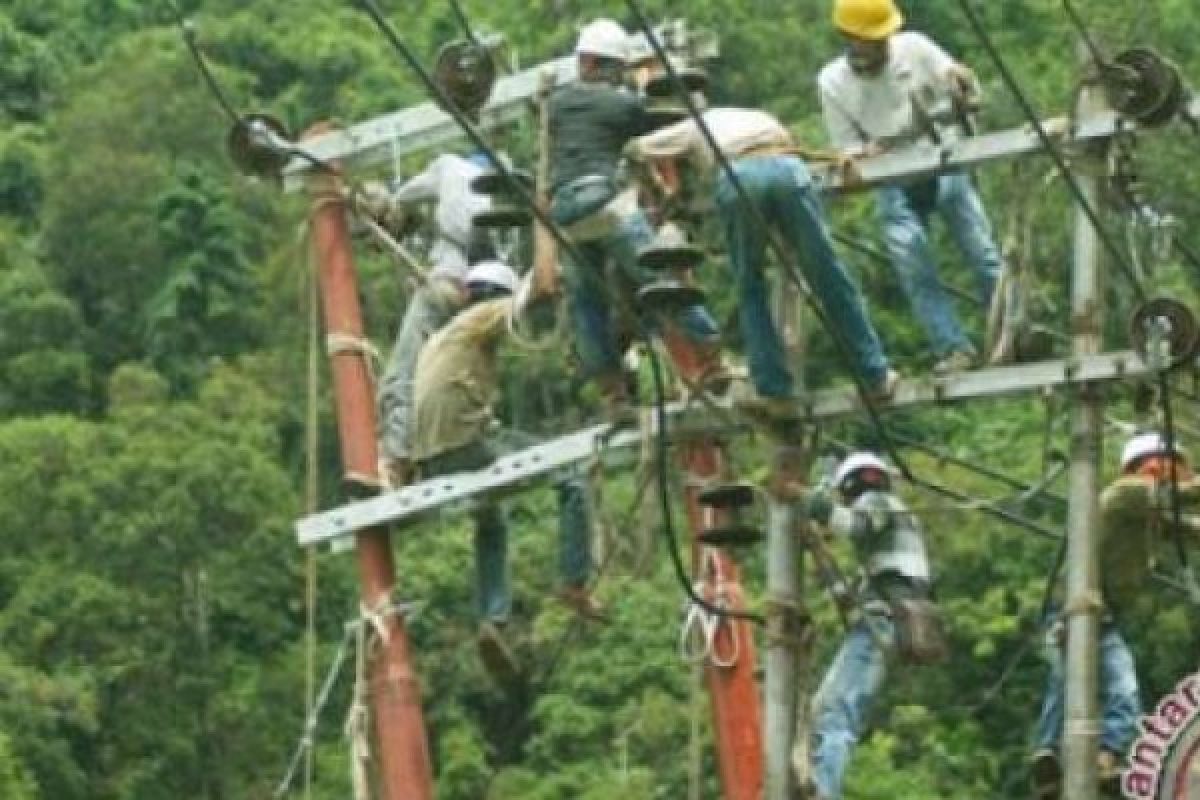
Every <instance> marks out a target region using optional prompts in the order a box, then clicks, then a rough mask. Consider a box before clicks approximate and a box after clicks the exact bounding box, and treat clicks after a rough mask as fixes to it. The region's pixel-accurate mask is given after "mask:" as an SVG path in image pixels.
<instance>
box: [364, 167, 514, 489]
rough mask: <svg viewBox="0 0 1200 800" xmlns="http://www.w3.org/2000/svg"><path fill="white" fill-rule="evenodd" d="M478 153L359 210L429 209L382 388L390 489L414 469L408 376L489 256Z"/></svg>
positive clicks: (389, 214) (372, 198)
mask: <svg viewBox="0 0 1200 800" xmlns="http://www.w3.org/2000/svg"><path fill="white" fill-rule="evenodd" d="M486 164H487V162H486V160H485V157H483V156H482V155H479V156H472V157H470V158H464V157H462V156H459V155H454V154H451V153H447V154H443V155H440V156H438V157H437V158H435V159H434V160H433V161H432V162H430V164H429V165H428V166H427V167H426V168H425V170H424V171H422V172H421V173H419V174H417V175H415V176H413V177H412V178H410V179H408V180H407V181H405V182H404V183H402V184H401V185H399V186H397V187H395V188H394V189H391V190H385V189H382V187H376V186H371V187H369V188H368V191H367V192H365V199H364V201H363V210H364V211H366V212H367V213H369V214H370V215H371V216H372V217H375V218H376V219H380V220H382V221H384V222H385V223H386V222H391V223H392V224H390V225H386V227H390V228H395V227H397V225H396V220H398V219H403V218H404V217H405V216H406V211H405V209H406V207H410V206H413V205H415V204H418V203H428V202H432V203H434V210H433V242H432V245H431V247H430V251H429V258H430V261H431V262H432V264H433V269H432V270H431V271H430V272H429V278H428V281H427V282H426V283H424V284H422V285H420V286H418V287H417V288H416V290H415V291H414V292H413V293H412V295H411V297H410V298H409V302H408V308H406V309H405V312H404V319H403V320H402V321H401V323H400V330H399V332H398V333H397V335H396V342H395V344H394V345H393V347H392V353H391V356H390V358H389V359H388V364H387V369H386V370H385V372H384V374H383V379H382V380H381V381H380V383H379V397H378V405H379V418H380V450H381V454H382V457H383V469H384V472H385V475H386V478H387V481H388V484H389V485H391V486H401V485H403V484H405V483H407V482H408V481H409V479H410V477H411V471H412V454H411V449H412V443H411V437H412V434H411V430H410V428H411V416H412V393H413V372H414V370H415V369H416V364H417V354H418V353H420V352H421V347H422V345H424V344H425V341H426V339H428V338H429V336H430V335H432V334H433V332H434V331H436V330H437V329H438V328H440V327H441V326H442V325H443V324H444V323H445V322H446V320H447V319H449V318H450V316H451V315H452V314H453V313H454V311H455V310H456V304H455V303H449V304H448V303H447V299H448V298H457V297H459V296H460V295H461V294H462V278H463V275H465V274H466V272H467V269H468V268H469V266H470V265H471V264H473V263H476V262H477V261H480V260H483V259H485V258H490V257H493V256H494V253H493V252H492V248H491V243H490V241H489V240H488V237H487V235H486V233H484V232H483V231H480V230H478V229H476V228H475V227H474V226H473V225H472V219H473V217H474V216H475V215H476V214H478V213H479V212H481V211H484V210H486V209H487V208H488V207H489V204H490V202H491V201H490V200H489V198H488V197H487V196H485V195H481V194H478V193H476V192H473V191H471V181H472V180H474V179H475V178H476V177H477V176H479V175H480V174H481V173H482V172H483V171H484V169H485V167H486Z"/></svg>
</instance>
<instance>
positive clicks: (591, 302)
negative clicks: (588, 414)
mask: <svg viewBox="0 0 1200 800" xmlns="http://www.w3.org/2000/svg"><path fill="white" fill-rule="evenodd" d="M575 249H576V251H577V253H578V255H579V257H580V259H582V260H581V261H577V260H576V259H575V258H569V259H568V261H567V265H566V269H565V271H564V274H563V283H564V285H565V287H566V294H567V305H568V307H569V308H570V312H571V324H572V326H573V328H574V331H575V350H576V352H577V353H578V355H579V361H580V364H581V366H582V368H583V369H582V372H583V375H584V376H585V377H587V378H593V377H596V376H599V375H611V374H613V373H619V372H620V369H621V355H620V353H619V352H617V346H616V339H615V332H614V330H613V322H612V311H611V309H610V307H609V301H608V287H607V286H606V283H605V274H604V262H605V251H604V247H603V246H602V245H600V244H599V243H597V242H580V243H577V244H576V245H575Z"/></svg>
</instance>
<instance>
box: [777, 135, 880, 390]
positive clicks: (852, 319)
mask: <svg viewBox="0 0 1200 800" xmlns="http://www.w3.org/2000/svg"><path fill="white" fill-rule="evenodd" d="M772 163H773V164H774V167H773V168H774V169H775V171H776V174H775V176H774V180H775V181H776V183H775V186H776V189H775V191H774V192H773V197H772V202H773V204H774V205H775V207H776V209H777V212H778V215H779V218H780V220H781V222H782V226H783V229H784V231H785V232H786V233H787V237H788V240H789V242H790V244H791V245H792V248H793V249H794V250H795V251H796V254H797V255H798V256H799V258H800V266H801V269H802V270H803V272H804V277H805V280H807V281H808V284H809V286H810V287H811V288H812V290H813V292H814V293H815V294H816V296H817V299H818V300H819V302H820V304H821V306H822V308H823V309H824V311H825V315H826V317H827V318H828V320H829V323H830V324H831V325H833V326H834V327H835V328H836V329H837V333H838V335H839V336H840V337H841V339H842V342H843V344H844V346H845V347H846V348H847V349H848V350H849V354H850V356H851V357H852V358H853V359H854V368H855V370H856V371H857V372H858V374H859V375H860V376H861V377H862V379H863V380H864V381H865V382H866V383H867V385H868V386H877V385H879V384H880V383H882V382H883V380H884V378H885V376H886V374H887V368H888V364H887V357H886V356H884V354H883V345H882V344H881V343H880V341H879V334H877V333H876V332H875V328H874V326H872V325H871V321H870V319H868V318H867V312H866V307H865V304H864V301H863V296H862V293H861V292H859V290H858V287H857V286H855V285H854V282H853V281H852V280H850V275H849V274H848V273H847V271H846V267H845V265H843V264H842V262H841V260H840V259H839V258H838V256H837V253H836V252H835V251H834V249H833V241H832V239H831V238H830V235H829V226H828V224H827V223H826V219H825V206H824V204H823V203H822V201H821V198H820V196H819V195H818V194H817V192H816V188H815V187H814V186H813V184H812V179H811V177H810V176H809V172H808V168H807V167H806V166H805V165H804V162H803V161H801V160H800V159H799V158H779V159H772Z"/></svg>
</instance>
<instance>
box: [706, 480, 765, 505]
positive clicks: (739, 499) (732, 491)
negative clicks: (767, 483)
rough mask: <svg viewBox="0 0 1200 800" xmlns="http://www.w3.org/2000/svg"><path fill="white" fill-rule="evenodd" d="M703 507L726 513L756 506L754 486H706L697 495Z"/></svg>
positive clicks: (737, 484) (724, 484) (741, 484)
mask: <svg viewBox="0 0 1200 800" xmlns="http://www.w3.org/2000/svg"><path fill="white" fill-rule="evenodd" d="M696 501H697V502H699V503H700V505H702V506H707V507H708V508H715V509H720V510H724V511H741V510H743V509H746V508H749V507H750V506H752V505H754V484H752V483H715V484H711V485H709V486H706V487H705V488H704V489H702V490H700V492H699V493H698V494H697V495H696Z"/></svg>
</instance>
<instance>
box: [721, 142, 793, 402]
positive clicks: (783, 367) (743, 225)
mask: <svg viewBox="0 0 1200 800" xmlns="http://www.w3.org/2000/svg"><path fill="white" fill-rule="evenodd" d="M762 160H763V159H741V160H739V161H736V162H734V170H735V172H736V174H737V177H738V181H739V183H740V184H741V185H742V188H743V189H744V190H745V192H746V194H747V195H748V197H749V199H750V202H752V203H758V204H759V207H760V211H762V212H763V213H765V210H763V208H762V206H763V203H762V197H763V193H764V192H765V190H766V189H765V187H767V186H769V183H768V182H766V181H765V180H764V177H765V176H764V175H763V173H762V169H761V165H759V164H758V162H760V161H762ZM716 204H717V214H718V216H719V217H720V219H721V224H722V226H723V227H724V231H725V244H726V246H727V248H728V250H729V266H730V268H731V269H732V270H733V278H734V282H735V286H736V288H737V293H738V324H739V326H740V328H741V332H742V342H743V346H744V347H745V349H746V362H747V364H748V365H749V367H750V377H751V379H752V380H753V382H754V388H755V390H756V391H757V392H758V394H759V395H761V396H762V397H769V398H786V397H790V396H791V395H792V393H793V391H794V386H795V383H794V379H793V377H792V373H791V371H790V370H789V369H788V362H787V349H786V348H785V346H784V343H783V338H782V337H781V336H780V335H779V330H778V328H776V327H775V321H774V319H773V318H772V316H771V303H770V298H769V296H768V291H767V281H766V277H765V276H764V274H763V258H764V256H765V255H766V246H767V238H766V237H767V233H766V231H765V230H763V228H762V226H761V225H760V224H759V223H758V221H757V220H756V218H755V215H754V214H753V213H752V212H751V211H750V209H748V208H746V207H745V206H744V205H743V203H742V202H741V200H740V199H739V196H738V192H737V190H736V188H734V186H733V184H732V183H731V182H730V181H729V180H728V179H726V178H725V177H724V176H721V177H719V178H718V180H717V197H716Z"/></svg>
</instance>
